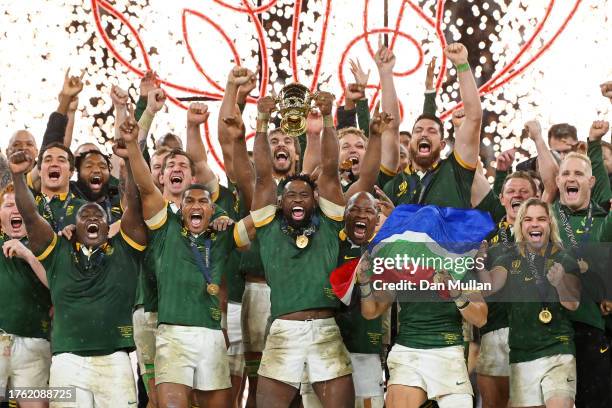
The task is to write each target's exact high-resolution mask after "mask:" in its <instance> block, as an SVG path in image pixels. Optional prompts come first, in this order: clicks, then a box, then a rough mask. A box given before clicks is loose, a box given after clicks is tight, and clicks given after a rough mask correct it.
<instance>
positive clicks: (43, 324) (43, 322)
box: [40, 320, 49, 333]
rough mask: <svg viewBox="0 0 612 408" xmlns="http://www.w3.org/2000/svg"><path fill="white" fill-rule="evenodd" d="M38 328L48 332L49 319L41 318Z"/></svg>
mask: <svg viewBox="0 0 612 408" xmlns="http://www.w3.org/2000/svg"><path fill="white" fill-rule="evenodd" d="M40 328H41V329H42V331H43V333H48V332H49V321H48V320H41V321H40Z"/></svg>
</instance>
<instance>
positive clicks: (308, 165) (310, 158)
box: [302, 111, 323, 174]
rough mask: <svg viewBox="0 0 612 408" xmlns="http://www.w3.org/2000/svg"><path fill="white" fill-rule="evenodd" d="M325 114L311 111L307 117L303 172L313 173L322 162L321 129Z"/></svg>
mask: <svg viewBox="0 0 612 408" xmlns="http://www.w3.org/2000/svg"><path fill="white" fill-rule="evenodd" d="M322 130H323V116H322V115H321V112H318V111H311V112H310V113H309V114H308V117H307V118H306V149H305V152H304V161H303V164H302V173H305V174H312V172H313V171H314V170H315V169H316V168H317V166H318V165H319V164H320V163H321V131H322Z"/></svg>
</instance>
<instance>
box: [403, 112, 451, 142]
mask: <svg viewBox="0 0 612 408" xmlns="http://www.w3.org/2000/svg"><path fill="white" fill-rule="evenodd" d="M421 119H429V120H433V121H434V122H436V123H437V124H438V126H439V127H440V136H441V137H442V139H444V123H443V122H442V121H441V120H440V118H439V117H437V116H436V115H432V114H430V113H422V114H421V115H419V117H418V118H417V119H416V120H415V121H414V125H413V126H412V131H413V132H414V126H415V125H416V124H417V122H418V121H419V120H421ZM410 137H412V135H411V136H410Z"/></svg>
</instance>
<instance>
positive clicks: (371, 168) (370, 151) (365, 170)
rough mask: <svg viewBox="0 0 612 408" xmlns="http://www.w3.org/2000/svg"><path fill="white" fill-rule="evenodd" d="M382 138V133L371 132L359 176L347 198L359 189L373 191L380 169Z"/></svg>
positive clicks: (345, 195) (349, 190)
mask: <svg viewBox="0 0 612 408" xmlns="http://www.w3.org/2000/svg"><path fill="white" fill-rule="evenodd" d="M381 139H382V137H381V135H380V134H376V133H373V132H370V138H369V139H368V148H367V149H366V152H365V154H364V156H363V161H362V162H361V170H360V172H359V178H358V179H357V181H356V182H354V183H353V184H352V185H351V186H350V187H349V189H348V190H347V192H346V193H345V194H344V198H345V199H346V200H348V199H349V198H350V197H352V196H353V195H354V194H355V193H357V192H359V191H371V190H372V189H373V188H374V184H376V180H377V179H378V172H379V171H380V161H381V159H380V155H381V145H382V143H381Z"/></svg>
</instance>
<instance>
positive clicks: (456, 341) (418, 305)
mask: <svg viewBox="0 0 612 408" xmlns="http://www.w3.org/2000/svg"><path fill="white" fill-rule="evenodd" d="M474 171H475V168H474V167H471V166H469V165H468V164H466V163H465V162H464V161H463V160H461V158H459V156H458V155H457V154H456V153H455V152H453V153H452V154H451V155H450V156H449V157H448V158H446V159H444V160H441V161H439V162H438V163H437V164H435V165H434V166H433V168H432V169H430V170H429V171H428V172H427V173H426V174H425V175H419V174H418V173H417V172H415V171H414V170H413V169H412V167H411V166H409V167H407V168H406V169H405V170H404V171H403V172H402V173H400V174H398V175H397V176H395V177H394V178H393V180H391V181H389V182H388V183H387V184H386V186H385V188H384V191H385V193H386V194H387V195H388V196H389V198H390V199H391V201H393V203H394V204H395V205H399V204H409V203H414V204H417V203H418V204H432V205H437V206H442V207H454V208H471V202H470V197H471V191H472V181H473V180H474ZM428 293H429V296H437V294H436V293H434V292H432V291H428ZM398 321H399V326H400V330H399V333H398V335H397V339H396V341H397V343H399V344H401V345H403V346H406V347H411V348H423V349H429V348H440V347H449V346H458V345H462V344H463V329H462V316H461V313H460V312H459V310H457V306H456V305H455V303H454V302H440V301H420V302H419V301H417V302H400V312H399V317H398Z"/></svg>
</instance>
